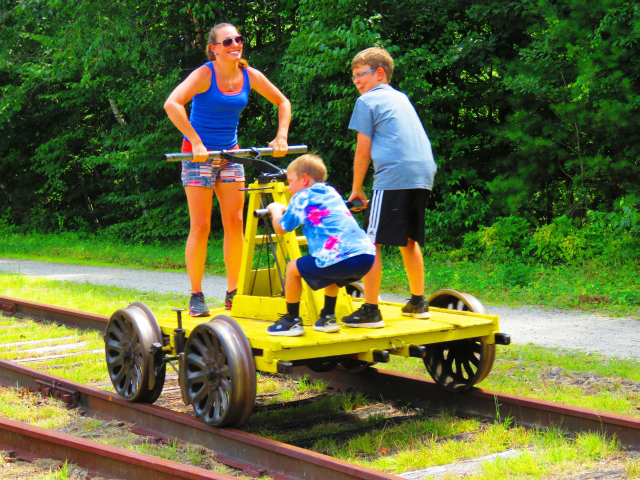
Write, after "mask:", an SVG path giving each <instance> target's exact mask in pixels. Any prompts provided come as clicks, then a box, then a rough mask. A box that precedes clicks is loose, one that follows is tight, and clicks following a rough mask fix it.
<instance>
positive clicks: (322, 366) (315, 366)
mask: <svg viewBox="0 0 640 480" xmlns="http://www.w3.org/2000/svg"><path fill="white" fill-rule="evenodd" d="M337 366H338V360H315V361H313V362H309V363H308V364H307V367H309V370H312V371H314V372H316V373H324V372H330V371H331V370H333V369H334V368H336V367H337Z"/></svg>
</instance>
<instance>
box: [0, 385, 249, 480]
mask: <svg viewBox="0 0 640 480" xmlns="http://www.w3.org/2000/svg"><path fill="white" fill-rule="evenodd" d="M0 414H1V415H2V416H3V417H5V418H9V419H11V420H15V421H19V422H23V423H28V424H30V425H33V426H37V427H40V428H46V429H49V430H57V431H62V432H64V433H69V434H71V435H75V436H80V437H84V438H88V439H91V440H95V441H98V442H100V443H104V444H107V445H111V446H114V447H121V448H125V449H127V450H131V451H134V452H139V453H143V454H146V455H153V456H156V457H161V458H165V459H168V460H172V461H174V462H180V463H186V464H189V465H195V466H200V467H202V468H207V469H209V470H213V471H215V472H220V473H227V474H229V473H231V469H229V468H228V467H226V466H224V465H222V464H215V463H213V462H212V461H211V458H212V454H211V453H210V452H207V450H206V449H204V448H203V447H200V446H198V445H192V444H182V443H178V442H175V443H170V444H169V445H157V444H150V443H146V442H145V441H144V439H143V438H142V437H140V436H139V435H136V434H134V433H132V432H131V431H130V430H129V429H128V426H127V425H122V424H120V423H118V422H108V421H103V420H99V419H96V418H89V417H82V416H80V415H79V414H78V410H77V409H68V408H66V407H65V405H64V404H63V403H62V402H60V401H58V400H56V399H53V398H42V397H40V396H39V395H38V394H36V393H33V392H29V391H27V390H16V389H12V388H4V387H0ZM71 470H72V468H71V466H70V465H68V464H67V463H66V462H65V463H64V464H62V465H61V466H60V467H59V468H58V469H57V470H56V471H50V472H49V473H48V474H44V475H42V476H40V477H38V478H46V479H54V478H55V479H58V478H60V479H64V478H75V477H73V476H71V475H70V473H71ZM242 478H244V477H242Z"/></svg>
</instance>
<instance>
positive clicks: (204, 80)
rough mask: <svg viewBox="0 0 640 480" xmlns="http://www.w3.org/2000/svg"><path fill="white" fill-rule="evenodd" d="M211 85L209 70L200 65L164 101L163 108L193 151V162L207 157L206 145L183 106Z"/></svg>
mask: <svg viewBox="0 0 640 480" xmlns="http://www.w3.org/2000/svg"><path fill="white" fill-rule="evenodd" d="M210 85H211V70H210V69H209V67H207V66H204V65H203V66H202V67H200V68H198V69H196V70H194V71H193V72H191V74H190V75H189V76H188V77H187V78H185V79H184V81H183V82H182V83H181V84H180V85H178V86H177V87H176V88H175V89H174V90H173V92H171V94H170V95H169V98H167V101H166V102H164V109H165V111H166V112H167V115H168V116H169V119H170V120H171V121H172V122H173V124H174V125H175V126H176V128H177V129H178V130H180V131H181V132H182V134H183V135H184V136H185V137H187V138H188V139H189V142H191V148H192V151H193V161H194V162H204V161H205V160H207V158H208V157H209V153H208V152H207V149H206V147H205V146H204V144H203V143H202V140H201V139H200V136H199V135H198V134H197V133H196V131H195V129H194V128H193V126H192V125H191V122H189V117H188V116H187V110H186V109H185V108H184V106H185V105H186V104H187V103H189V102H190V101H191V99H192V98H193V97H194V96H195V95H196V94H198V93H202V92H206V91H207V90H208V89H209V86H210Z"/></svg>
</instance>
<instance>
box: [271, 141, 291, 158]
mask: <svg viewBox="0 0 640 480" xmlns="http://www.w3.org/2000/svg"><path fill="white" fill-rule="evenodd" d="M269 146H270V147H271V148H273V156H274V157H284V156H285V155H286V154H287V152H288V151H289V145H288V144H287V139H286V138H285V137H276V138H274V139H273V140H271V142H269Z"/></svg>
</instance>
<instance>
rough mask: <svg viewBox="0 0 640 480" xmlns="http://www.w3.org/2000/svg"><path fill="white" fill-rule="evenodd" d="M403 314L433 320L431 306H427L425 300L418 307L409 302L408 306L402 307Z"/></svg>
mask: <svg viewBox="0 0 640 480" xmlns="http://www.w3.org/2000/svg"><path fill="white" fill-rule="evenodd" d="M402 314H403V315H406V316H407V317H413V318H431V314H430V313H429V305H427V301H426V300H425V299H424V298H423V299H422V300H420V301H419V302H418V303H417V304H416V305H414V304H413V303H411V300H409V301H408V302H407V304H406V305H405V306H404V307H402Z"/></svg>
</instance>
